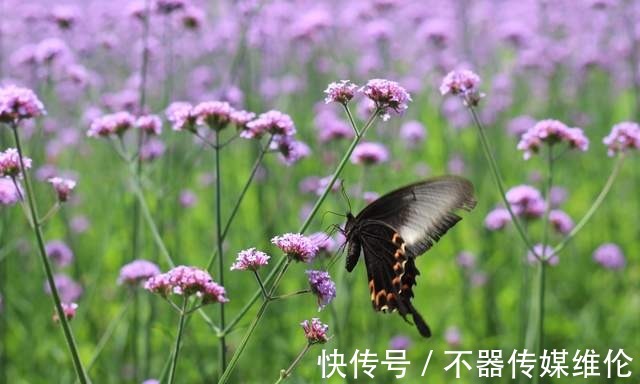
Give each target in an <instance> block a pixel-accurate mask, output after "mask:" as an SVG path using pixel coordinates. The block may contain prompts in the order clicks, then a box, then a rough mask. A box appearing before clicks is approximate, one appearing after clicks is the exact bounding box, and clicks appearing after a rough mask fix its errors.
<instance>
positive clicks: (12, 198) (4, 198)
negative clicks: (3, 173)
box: [0, 177, 22, 205]
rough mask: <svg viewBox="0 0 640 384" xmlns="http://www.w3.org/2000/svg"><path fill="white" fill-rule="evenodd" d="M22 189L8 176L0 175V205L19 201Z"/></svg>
mask: <svg viewBox="0 0 640 384" xmlns="http://www.w3.org/2000/svg"><path fill="white" fill-rule="evenodd" d="M21 196H22V191H21V190H18V188H16V184H15V183H14V182H13V180H11V179H10V178H8V177H0V205H14V204H15V203H17V202H18V201H20V197H21Z"/></svg>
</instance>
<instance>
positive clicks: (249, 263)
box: [231, 248, 271, 271]
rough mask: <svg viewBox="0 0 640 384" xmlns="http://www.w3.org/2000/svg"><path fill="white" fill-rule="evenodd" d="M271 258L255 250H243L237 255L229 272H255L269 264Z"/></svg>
mask: <svg viewBox="0 0 640 384" xmlns="http://www.w3.org/2000/svg"><path fill="white" fill-rule="evenodd" d="M270 258H271V256H269V255H267V254H266V253H264V252H262V251H258V250H257V249H255V248H249V249H245V250H243V251H240V252H239V253H238V258H237V259H236V262H235V263H233V264H232V265H231V270H232V271H234V270H236V271H246V270H251V271H257V270H258V268H260V267H263V266H265V265H267V264H269V259H270Z"/></svg>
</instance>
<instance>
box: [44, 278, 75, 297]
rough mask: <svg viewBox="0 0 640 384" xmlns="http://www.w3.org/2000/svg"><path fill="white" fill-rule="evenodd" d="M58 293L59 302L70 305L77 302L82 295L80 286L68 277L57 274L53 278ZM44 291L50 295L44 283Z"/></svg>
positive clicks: (47, 285)
mask: <svg viewBox="0 0 640 384" xmlns="http://www.w3.org/2000/svg"><path fill="white" fill-rule="evenodd" d="M53 280H54V282H55V285H56V288H57V289H58V293H59V294H60V300H62V301H63V302H65V303H71V302H74V301H78V299H79V298H80V296H81V295H82V286H80V284H78V283H76V282H75V281H73V279H72V278H70V277H69V276H67V275H65V274H62V273H59V274H57V275H55V276H54V277H53ZM44 291H45V292H46V293H48V294H51V289H50V287H49V283H48V282H45V285H44Z"/></svg>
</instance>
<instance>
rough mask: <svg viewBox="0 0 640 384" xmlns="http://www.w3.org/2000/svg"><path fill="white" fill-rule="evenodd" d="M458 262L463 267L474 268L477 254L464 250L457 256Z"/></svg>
mask: <svg viewBox="0 0 640 384" xmlns="http://www.w3.org/2000/svg"><path fill="white" fill-rule="evenodd" d="M456 264H458V266H459V267H461V268H462V269H472V268H473V267H475V266H476V256H475V255H474V254H473V253H471V252H468V251H462V252H460V253H458V256H456Z"/></svg>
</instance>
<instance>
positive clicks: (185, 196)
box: [179, 189, 198, 208]
mask: <svg viewBox="0 0 640 384" xmlns="http://www.w3.org/2000/svg"><path fill="white" fill-rule="evenodd" d="M179 200H180V205H181V206H183V207H185V208H189V207H193V206H194V205H196V203H197V202H198V196H196V194H195V193H194V192H193V191H192V190H190V189H183V190H182V191H180V199H179Z"/></svg>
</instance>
